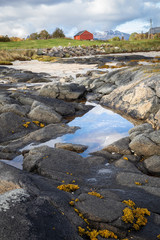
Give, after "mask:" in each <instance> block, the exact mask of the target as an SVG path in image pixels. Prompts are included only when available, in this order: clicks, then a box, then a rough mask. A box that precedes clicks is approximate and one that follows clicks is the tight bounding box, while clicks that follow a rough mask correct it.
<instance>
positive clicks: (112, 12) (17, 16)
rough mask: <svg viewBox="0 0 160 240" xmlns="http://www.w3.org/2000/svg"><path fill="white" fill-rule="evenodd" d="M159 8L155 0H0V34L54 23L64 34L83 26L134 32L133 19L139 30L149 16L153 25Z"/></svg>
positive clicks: (24, 32)
mask: <svg viewBox="0 0 160 240" xmlns="http://www.w3.org/2000/svg"><path fill="white" fill-rule="evenodd" d="M159 11H160V4H159V1H157V0H152V1H147V0H134V1H128V0H107V1H106V0H55V1H53V0H46V1H44V0H33V1H31V0H27V1H23V3H22V1H20V0H15V1H11V0H5V1H4V0H1V2H0V19H1V21H0V35H2V34H3V35H5V34H8V35H9V36H12V35H15V34H17V36H19V37H26V35H29V34H30V33H32V32H39V31H41V30H42V29H46V30H47V31H49V32H50V33H52V32H53V31H54V30H55V28H56V27H60V28H62V29H63V30H64V32H65V33H66V34H67V36H71V35H72V34H73V35H74V34H75V33H76V31H77V32H78V31H79V30H84V29H87V30H89V31H91V32H94V31H95V30H99V31H104V30H110V29H116V28H117V29H118V27H119V29H124V32H127V31H129V30H130V32H134V31H135V30H136V31H137V22H134V21H138V23H139V24H140V25H141V27H140V28H139V31H140V32H141V31H142V30H143V31H144V29H146V31H147V30H148V29H147V26H148V27H149V25H148V23H149V19H150V18H152V19H153V24H154V26H160V15H159ZM133 23H135V24H133ZM125 24H128V25H125ZM125 26H127V28H125ZM129 26H130V27H129ZM141 28H142V29H141ZM125 30H126V31H125ZM73 35H72V36H73Z"/></svg>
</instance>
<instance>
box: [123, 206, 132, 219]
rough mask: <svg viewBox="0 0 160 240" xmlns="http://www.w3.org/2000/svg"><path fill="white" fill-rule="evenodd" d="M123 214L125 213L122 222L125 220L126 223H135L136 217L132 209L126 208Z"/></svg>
mask: <svg viewBox="0 0 160 240" xmlns="http://www.w3.org/2000/svg"><path fill="white" fill-rule="evenodd" d="M123 213H124V215H123V216H122V220H123V221H124V222H125V223H133V221H134V215H133V211H132V209H130V208H128V207H126V208H125V209H124V210H123Z"/></svg>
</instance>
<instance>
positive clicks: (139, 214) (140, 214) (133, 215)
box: [122, 200, 150, 231]
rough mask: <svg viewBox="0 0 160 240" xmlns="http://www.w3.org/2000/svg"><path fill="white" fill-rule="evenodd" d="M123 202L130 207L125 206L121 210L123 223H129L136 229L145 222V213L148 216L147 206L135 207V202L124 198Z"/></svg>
mask: <svg viewBox="0 0 160 240" xmlns="http://www.w3.org/2000/svg"><path fill="white" fill-rule="evenodd" d="M123 203H125V204H127V205H128V206H129V207H130V208H129V207H126V208H125V209H124V210H123V213H124V215H123V216H122V220H123V221H124V222H125V223H131V224H132V227H133V228H134V229H135V230H137V231H138V230H139V229H140V227H141V226H145V225H146V224H147V218H146V217H145V215H147V216H150V211H148V209H147V208H138V207H137V208H135V203H134V202H133V201H131V200H128V201H126V200H124V201H123Z"/></svg>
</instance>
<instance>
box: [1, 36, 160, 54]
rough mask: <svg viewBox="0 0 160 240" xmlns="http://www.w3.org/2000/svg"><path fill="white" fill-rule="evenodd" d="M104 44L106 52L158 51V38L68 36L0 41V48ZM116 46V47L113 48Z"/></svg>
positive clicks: (159, 44)
mask: <svg viewBox="0 0 160 240" xmlns="http://www.w3.org/2000/svg"><path fill="white" fill-rule="evenodd" d="M101 44H106V46H105V50H106V52H107V53H115V52H137V51H154V50H156V51H159V50H160V39H143V40H132V41H125V40H123V41H119V40H118V41H113V40H107V41H98V40H96V41H78V40H73V39H68V38H56V39H46V40H44V39H43V40H24V41H18V42H0V49H41V48H52V47H58V46H62V47H68V46H79V45H81V46H95V45H99V46H100V45H101ZM115 47H116V49H115Z"/></svg>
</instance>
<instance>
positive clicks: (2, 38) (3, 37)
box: [0, 35, 10, 42]
mask: <svg viewBox="0 0 160 240" xmlns="http://www.w3.org/2000/svg"><path fill="white" fill-rule="evenodd" d="M0 42H10V38H9V37H8V35H6V36H0Z"/></svg>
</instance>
